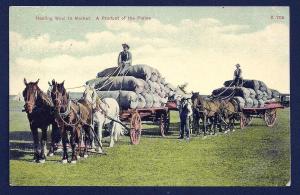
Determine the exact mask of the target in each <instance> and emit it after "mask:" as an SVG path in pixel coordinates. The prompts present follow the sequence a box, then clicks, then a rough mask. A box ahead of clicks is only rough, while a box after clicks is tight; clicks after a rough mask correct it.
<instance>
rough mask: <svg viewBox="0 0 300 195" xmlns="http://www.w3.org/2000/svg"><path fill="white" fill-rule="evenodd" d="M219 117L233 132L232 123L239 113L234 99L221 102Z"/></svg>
mask: <svg viewBox="0 0 300 195" xmlns="http://www.w3.org/2000/svg"><path fill="white" fill-rule="evenodd" d="M220 110H221V117H222V120H225V121H224V122H225V123H226V126H227V127H228V128H229V129H230V130H234V121H235V118H236V117H237V113H238V111H239V107H238V103H237V102H236V100H234V99H228V100H223V101H222V103H221V107H220Z"/></svg>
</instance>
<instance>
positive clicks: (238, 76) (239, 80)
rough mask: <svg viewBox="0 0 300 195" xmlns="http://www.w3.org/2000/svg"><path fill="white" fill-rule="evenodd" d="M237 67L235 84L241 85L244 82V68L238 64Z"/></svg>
mask: <svg viewBox="0 0 300 195" xmlns="http://www.w3.org/2000/svg"><path fill="white" fill-rule="evenodd" d="M235 66H236V69H235V71H234V75H233V76H234V86H236V87H240V86H241V85H242V83H243V78H242V69H240V67H241V66H240V65H239V64H236V65H235Z"/></svg>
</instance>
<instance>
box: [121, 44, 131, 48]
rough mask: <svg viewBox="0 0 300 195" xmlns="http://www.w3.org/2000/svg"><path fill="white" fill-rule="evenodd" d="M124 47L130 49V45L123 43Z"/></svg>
mask: <svg viewBox="0 0 300 195" xmlns="http://www.w3.org/2000/svg"><path fill="white" fill-rule="evenodd" d="M122 47H123V48H124V47H127V48H128V49H129V48H130V47H129V45H128V44H127V43H123V44H122Z"/></svg>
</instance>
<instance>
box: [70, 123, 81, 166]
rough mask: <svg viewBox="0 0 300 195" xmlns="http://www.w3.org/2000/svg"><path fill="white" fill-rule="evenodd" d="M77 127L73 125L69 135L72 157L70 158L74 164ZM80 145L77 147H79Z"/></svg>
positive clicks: (75, 159)
mask: <svg viewBox="0 0 300 195" xmlns="http://www.w3.org/2000/svg"><path fill="white" fill-rule="evenodd" d="M77 128H79V127H78V126H77V127H73V129H72V131H71V137H70V144H71V148H72V159H71V163H73V164H75V163H76V161H77V152H76V141H75V140H76V134H77V133H76V132H77ZM80 148H81V147H79V149H80Z"/></svg>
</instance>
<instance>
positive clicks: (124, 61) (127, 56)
mask: <svg viewBox="0 0 300 195" xmlns="http://www.w3.org/2000/svg"><path fill="white" fill-rule="evenodd" d="M122 47H123V51H121V52H120V54H119V57H118V66H119V67H120V68H121V72H120V74H121V75H124V74H125V72H126V71H127V69H128V68H129V66H131V62H132V56H131V53H130V52H129V51H128V50H129V45H127V44H126V43H123V44H122Z"/></svg>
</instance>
